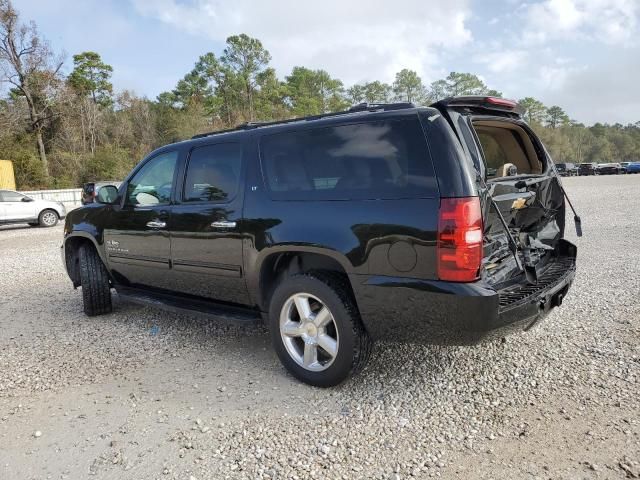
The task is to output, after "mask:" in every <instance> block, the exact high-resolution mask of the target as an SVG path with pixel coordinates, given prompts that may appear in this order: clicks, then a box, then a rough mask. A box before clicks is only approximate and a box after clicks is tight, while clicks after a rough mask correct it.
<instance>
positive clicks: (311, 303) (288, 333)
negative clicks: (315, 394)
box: [280, 293, 340, 372]
mask: <svg viewBox="0 0 640 480" xmlns="http://www.w3.org/2000/svg"><path fill="white" fill-rule="evenodd" d="M280 336H281V338H282V342H283V343H284V346H285V348H286V350H287V353H288V354H289V355H290V356H291V358H292V359H293V360H294V361H295V362H296V363H297V364H298V365H300V366H301V367H302V368H304V369H306V370H309V371H312V372H321V371H323V370H326V369H327V368H329V366H331V364H332V363H333V361H334V360H335V358H336V356H337V355H338V348H339V346H340V342H339V336H338V329H337V327H336V323H335V319H334V318H333V314H332V313H331V311H330V310H329V308H328V307H327V306H326V305H325V304H324V303H323V302H322V301H321V300H320V299H319V298H317V297H315V296H313V295H311V294H308V293H296V294H294V295H292V296H291V297H289V299H288V300H287V301H286V302H285V303H284V305H283V307H282V310H281V312H280Z"/></svg>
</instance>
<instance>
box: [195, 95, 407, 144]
mask: <svg viewBox="0 0 640 480" xmlns="http://www.w3.org/2000/svg"><path fill="white" fill-rule="evenodd" d="M415 107H416V106H415V105H414V104H413V103H411V102H398V103H366V102H364V103H359V104H357V105H354V106H353V107H351V108H349V109H348V110H343V111H340V112H331V113H321V114H319V115H310V116H308V117H299V118H289V119H287V120H275V121H272V122H245V123H241V124H240V125H238V126H237V127H235V128H228V129H225V130H216V131H215V132H209V133H200V134H198V135H194V136H193V137H191V139H192V140H195V139H196V138H205V137H210V136H212V135H218V134H221V133H230V132H238V131H241V130H253V129H255V128H261V127H270V126H272V125H285V124H287V123H294V122H306V121H310V120H319V119H321V118H328V117H337V116H340V115H349V114H351V113H359V112H379V111H390V110H402V109H405V108H415Z"/></svg>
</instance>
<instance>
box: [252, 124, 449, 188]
mask: <svg viewBox="0 0 640 480" xmlns="http://www.w3.org/2000/svg"><path fill="white" fill-rule="evenodd" d="M260 154H261V159H262V167H263V172H264V174H265V177H266V183H267V186H268V188H269V190H270V192H271V195H272V197H273V198H274V199H277V200H313V199H316V200H341V199H382V198H384V199H394V198H415V197H432V196H434V194H435V192H437V185H436V181H435V176H434V173H433V167H432V165H431V160H430V157H429V153H428V150H427V145H426V140H425V138H424V134H423V132H422V127H421V125H420V122H419V120H418V118H417V117H415V118H411V119H402V120H387V121H375V122H367V123H358V124H350V125H340V126H335V127H323V128H313V129H308V130H302V131H297V132H287V133H280V134H274V135H267V136H265V137H263V138H262V140H261V145H260Z"/></svg>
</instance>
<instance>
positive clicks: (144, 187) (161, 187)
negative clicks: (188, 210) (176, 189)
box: [127, 152, 178, 205]
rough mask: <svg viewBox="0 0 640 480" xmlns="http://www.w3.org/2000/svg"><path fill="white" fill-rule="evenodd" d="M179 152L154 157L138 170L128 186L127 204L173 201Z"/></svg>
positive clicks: (151, 203)
mask: <svg viewBox="0 0 640 480" xmlns="http://www.w3.org/2000/svg"><path fill="white" fill-rule="evenodd" d="M177 159H178V152H167V153H162V154H160V155H158V156H157V157H154V158H152V159H151V160H149V161H148V162H147V163H145V164H144V166H143V167H142V168H141V169H140V170H138V172H137V173H136V174H135V175H134V177H133V178H132V179H131V181H130V182H129V185H128V186H127V204H129V205H158V204H163V203H169V202H170V201H171V191H172V188H173V174H174V172H175V169H176V160H177Z"/></svg>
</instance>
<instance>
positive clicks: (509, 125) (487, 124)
mask: <svg viewBox="0 0 640 480" xmlns="http://www.w3.org/2000/svg"><path fill="white" fill-rule="evenodd" d="M472 124H473V127H474V129H475V131H476V134H477V136H478V139H479V141H480V144H481V146H482V150H483V153H484V159H485V168H486V178H487V180H486V189H485V190H484V193H485V195H484V199H483V200H484V202H483V219H484V252H483V254H484V255H483V257H484V258H483V261H482V277H483V279H485V280H486V281H487V282H488V283H489V284H491V285H493V286H494V287H496V288H504V287H507V286H508V285H509V284H510V283H514V282H518V283H522V282H523V281H524V280H526V283H527V284H533V285H535V284H537V283H538V278H539V277H540V276H542V275H543V274H544V272H545V270H546V268H547V265H548V264H549V263H553V262H554V261H558V259H559V258H560V257H562V255H563V252H561V251H560V250H561V249H559V241H560V239H561V238H562V237H563V234H564V228H565V220H564V219H565V201H564V194H563V190H562V186H561V184H560V179H559V177H558V176H557V175H556V174H555V172H554V170H553V169H549V168H547V161H548V160H547V156H546V154H545V152H544V149H543V147H542V145H541V144H540V143H539V142H538V141H537V139H536V138H535V137H534V136H533V134H532V132H531V131H530V130H528V128H527V127H526V126H524V125H522V124H519V122H517V121H512V120H510V119H503V118H495V117H488V118H483V117H477V118H474V119H473V120H472ZM565 260H566V259H562V260H560V261H565Z"/></svg>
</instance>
